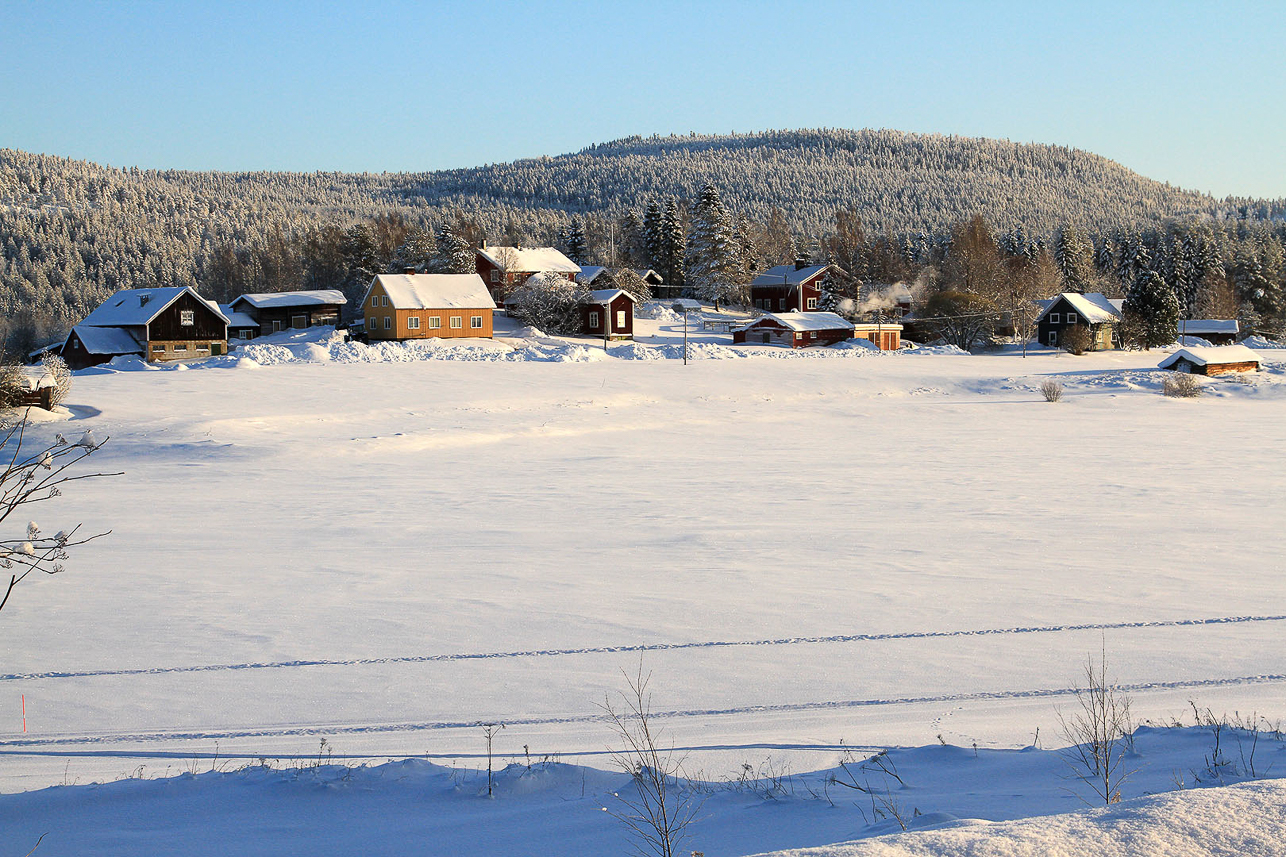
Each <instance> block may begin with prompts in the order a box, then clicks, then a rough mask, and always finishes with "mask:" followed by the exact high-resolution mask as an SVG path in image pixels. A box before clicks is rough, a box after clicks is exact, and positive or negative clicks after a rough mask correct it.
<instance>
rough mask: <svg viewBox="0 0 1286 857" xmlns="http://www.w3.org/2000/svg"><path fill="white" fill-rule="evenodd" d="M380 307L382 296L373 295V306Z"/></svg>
mask: <svg viewBox="0 0 1286 857" xmlns="http://www.w3.org/2000/svg"><path fill="white" fill-rule="evenodd" d="M379 305H380V296H379V295H371V306H373V307H376V306H379Z"/></svg>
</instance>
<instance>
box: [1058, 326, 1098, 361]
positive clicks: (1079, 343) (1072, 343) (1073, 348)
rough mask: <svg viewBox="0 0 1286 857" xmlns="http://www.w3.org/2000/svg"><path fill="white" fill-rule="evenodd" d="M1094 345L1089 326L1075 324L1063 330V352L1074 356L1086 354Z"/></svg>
mask: <svg viewBox="0 0 1286 857" xmlns="http://www.w3.org/2000/svg"><path fill="white" fill-rule="evenodd" d="M1093 344H1094V338H1093V337H1092V336H1091V335H1090V329H1089V327H1088V325H1084V324H1073V325H1072V326H1071V327H1068V328H1066V329H1064V330H1063V350H1064V351H1069V352H1071V353H1072V354H1084V353H1085V352H1086V351H1089V350H1090V346H1091V345H1093Z"/></svg>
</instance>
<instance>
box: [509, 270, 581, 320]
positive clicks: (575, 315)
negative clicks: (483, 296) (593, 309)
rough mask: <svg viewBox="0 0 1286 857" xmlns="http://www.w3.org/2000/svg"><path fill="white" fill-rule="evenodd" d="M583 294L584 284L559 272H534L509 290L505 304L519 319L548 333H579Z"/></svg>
mask: <svg viewBox="0 0 1286 857" xmlns="http://www.w3.org/2000/svg"><path fill="white" fill-rule="evenodd" d="M584 296H585V290H584V289H583V288H582V287H581V286H579V285H577V284H576V283H574V282H572V281H571V280H569V279H567V278H566V277H564V276H562V275H560V274H554V273H542V274H533V275H532V276H530V277H528V278H527V279H526V281H525V282H523V283H522V285H520V286H518V288H516V289H514V290H513V291H512V292H510V293H509V296H508V297H506V298H505V307H506V308H507V309H508V310H509V312H510V314H511V315H513V316H514V317H515V318H517V319H518V320H519V321H521V322H523V323H524V324H529V325H531V326H532V327H538V328H540V329H541V330H543V331H545V332H547V333H555V334H560V333H561V334H567V333H576V332H578V331H579V330H580V304H581V299H582V298H583V297H584Z"/></svg>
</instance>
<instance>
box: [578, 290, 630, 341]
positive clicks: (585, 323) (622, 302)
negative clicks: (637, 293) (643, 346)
mask: <svg viewBox="0 0 1286 857" xmlns="http://www.w3.org/2000/svg"><path fill="white" fill-rule="evenodd" d="M581 329H582V330H583V331H584V332H585V333H588V334H590V335H592V336H604V335H606V336H607V338H608V339H633V338H634V297H633V296H632V295H631V294H630V293H629V292H626V291H623V290H621V289H597V290H595V291H592V292H590V293H589V294H588V295H587V296H586V298H585V300H584V302H583V303H582V305H581Z"/></svg>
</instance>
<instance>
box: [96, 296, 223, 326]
mask: <svg viewBox="0 0 1286 857" xmlns="http://www.w3.org/2000/svg"><path fill="white" fill-rule="evenodd" d="M185 292H191V293H192V297H194V298H196V299H197V300H199V301H200V302H201V303H203V304H205V305H206V306H208V307H209V308H210V311H211V312H213V313H214V314H215V315H217V316H218V317H219V318H220V319H222V320H223V321H224V322H225V323H226V322H227V320H228V317H227V316H225V315H224V314H223V313H222V312H220V311H219V305H218V304H216V303H214V302H213V301H208V300H206V299H205V298H203V297H201V296H200V295H198V294H197V293H196V292H195V291H193V289H192V288H191V287H190V286H182V287H171V288H165V289H122V290H121V291H119V292H117V293H116V294H114V295H112V296H111V297H110V298H108V299H107V300H105V301H103V302H102V303H101V304H99V306H98V309H96V310H94V311H93V312H91V313H90V314H89V315H87V316H85V318H84V320H83V321H81V323H80V324H81V325H89V326H90V327H141V326H143V325H145V324H148V323H149V322H151V321H152V319H154V318H156V317H157V316H158V315H160V314H161V313H162V312H164V311H165V308H166V307H168V306H169V305H170V304H172V303H174V302H175V301H176V300H178V299H179V297H180V296H182V295H183V294H184V293H185ZM77 326H78V327H79V326H80V325H77Z"/></svg>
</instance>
